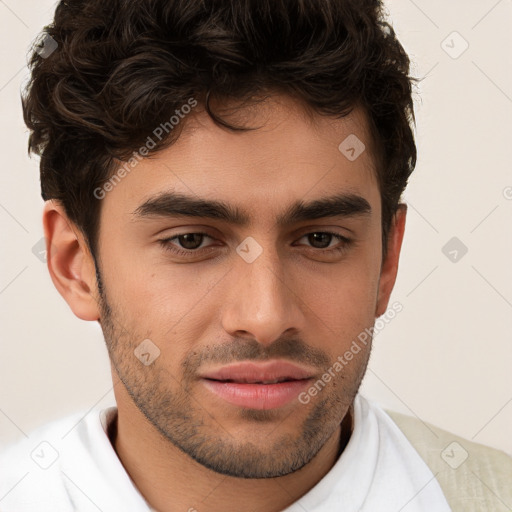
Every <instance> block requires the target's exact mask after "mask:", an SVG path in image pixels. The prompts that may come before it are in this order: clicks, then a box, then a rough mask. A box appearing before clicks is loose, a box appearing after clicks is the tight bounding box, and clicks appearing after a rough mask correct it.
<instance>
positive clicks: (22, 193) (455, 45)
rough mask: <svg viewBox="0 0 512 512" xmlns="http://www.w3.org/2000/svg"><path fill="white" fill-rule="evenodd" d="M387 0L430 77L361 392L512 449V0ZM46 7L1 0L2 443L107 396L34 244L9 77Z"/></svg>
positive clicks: (18, 78)
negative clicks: (391, 283)
mask: <svg viewBox="0 0 512 512" xmlns="http://www.w3.org/2000/svg"><path fill="white" fill-rule="evenodd" d="M387 5H388V7H389V10H390V14H391V19H392V21H393V25H394V27H395V29H396V30H397V32H398V34H399V36H400V38H401V40H402V42H403V44H404V46H405V47H406V50H407V51H408V52H409V54H410V56H411V58H412V59H413V61H414V72H413V73H414V74H415V75H416V76H426V78H425V79H424V80H423V81H422V82H421V84H420V85H419V87H418V91H417V94H416V105H417V106H416V108H417V122H418V130H417V142H418V149H419V161H418V166H417V169H416V171H415V174H414V175H413V178H412V179H411V182H410V186H409V189H408V191H407V193H406V196H405V198H406V200H407V202H408V203H409V217H408V225H407V233H406V238H405V241H404V247H403V253H402V260H401V266H400V271H399V278H398V281H397V284H396V288H395V291H394V294H393V297H392V302H393V301H399V302H401V303H402V305H403V308H404V309H403V311H402V312H401V313H399V314H398V315H397V316H396V318H395V319H394V320H393V321H392V322H391V323H390V324H389V325H387V326H386V328H385V329H384V330H383V331H382V332H381V333H380V334H379V335H378V337H377V338H376V342H375V349H374V353H373V355H372V358H371V363H370V369H369V371H368V374H367V376H366V378H365V381H364V384H363V392H364V393H365V395H366V396H367V397H368V398H371V399H374V400H376V401H377V402H379V403H380V404H381V405H383V406H385V407H389V408H392V409H395V410H398V411H401V412H404V413H407V414H411V415H417V416H418V417H420V418H421V419H422V420H424V421H428V422H431V423H434V424H436V425H438V426H440V427H442V428H445V429H447V430H450V431H452V432H454V433H457V434H459V435H461V436H463V437H465V438H467V439H472V440H474V441H476V442H480V443H484V444H488V445H491V446H495V447H497V448H501V449H502V450H505V451H507V452H508V453H510V454H512V436H510V432H511V426H512V372H511V367H512V343H511V341H512V339H511V334H512V270H511V255H512V237H511V232H512V230H511V219H512V171H511V166H512V164H511V162H512V154H511V147H512V142H511V140H510V137H511V133H512V116H511V114H512V66H511V64H512V63H511V58H510V48H512V31H511V30H510V26H511V22H512V2H511V0H501V1H496V0H478V1H476V0H472V1H468V0H456V1H454V0H452V1H451V2H445V1H441V0H428V1H427V0H416V1H414V2H413V1H412V0H393V1H388V2H387ZM53 8H54V2H50V1H48V0H18V1H16V2H15V1H14V0H5V1H3V0H0V38H1V45H0V54H1V62H2V66H1V69H0V111H1V114H2V115H1V119H0V129H1V137H0V149H1V153H0V154H1V155H2V159H1V171H0V232H1V237H2V243H1V249H0V251H1V252H0V264H1V266H0V308H1V309H0V311H1V313H0V314H1V317H0V325H1V330H0V333H1V334H0V336H1V357H0V445H4V444H6V443H8V442H11V441H15V440H16V439H19V438H22V437H23V436H24V435H29V433H30V431H31V430H32V429H33V428H35V427H36V426H38V425H40V424H43V423H45V422H47V421H50V420H52V419H54V418H58V417H60V416H63V415H64V414H68V413H70V412H73V411H76V410H84V412H86V411H88V410H89V409H91V408H93V407H104V406H106V405H108V404H110V403H112V400H113V394H112V391H111V380H110V374H109V365H108V358H107V353H106V350H105V348H104V344H103V339H102V335H101V331H100V329H99V326H98V325H96V324H92V323H86V322H83V321H81V320H78V319H77V318H75V317H74V316H73V314H72V313H71V312H70V310H69V308H68V306H67V305H66V303H65V302H64V301H63V300H62V299H61V297H60V296H59V295H58V293H57V292H56V291H55V289H54V288H53V285H52V283H51V281H50V278H49V276H48V273H47V269H46V267H45V264H43V263H42V262H41V261H40V260H39V259H38V258H37V257H36V256H35V255H34V254H33V252H32V248H33V247H34V245H35V244H37V242H39V240H40V239H41V237H42V228H41V221H40V216H41V210H42V204H43V203H42V200H41V198H40V195H39V177H38V162H37V160H36V159H32V160H30V159H29V158H28V157H27V156H26V144H27V131H26V128H25V126H24V124H23V121H22V117H21V109H20V101H19V90H20V87H21V84H22V83H23V81H24V80H25V79H26V77H27V70H26V67H25V63H26V53H27V51H28V49H29V47H30V44H31V41H32V40H33V39H34V38H35V36H36V35H37V33H38V31H39V29H40V28H41V27H42V26H43V24H44V23H47V22H48V21H49V20H50V19H51V15H52V12H53ZM454 31H456V32H457V33H458V34H459V35H457V34H455V35H453V34H452V33H453V32H454ZM462 38H463V39H462ZM443 41H445V42H444V43H443ZM464 41H467V43H468V44H469V47H468V48H467V50H466V51H465V52H464V53H462V54H461V55H460V56H459V55H458V54H459V53H460V51H461V50H462V49H463V48H464V46H465V43H464ZM445 50H446V51H445ZM447 52H448V53H447ZM450 54H451V55H450ZM454 57H457V58H454ZM452 237H457V238H458V239H459V240H460V241H461V242H462V243H463V244H464V245H465V246H466V247H467V248H468V252H467V254H465V255H464V256H463V257H460V254H461V253H460V252H459V258H460V259H459V260H458V261H457V262H452V261H450V259H449V258H448V257H447V256H445V254H444V253H443V252H442V248H443V247H444V246H445V244H446V243H447V242H448V241H449V240H450V239H451V238H452ZM449 256H450V255H449ZM452 256H453V253H452Z"/></svg>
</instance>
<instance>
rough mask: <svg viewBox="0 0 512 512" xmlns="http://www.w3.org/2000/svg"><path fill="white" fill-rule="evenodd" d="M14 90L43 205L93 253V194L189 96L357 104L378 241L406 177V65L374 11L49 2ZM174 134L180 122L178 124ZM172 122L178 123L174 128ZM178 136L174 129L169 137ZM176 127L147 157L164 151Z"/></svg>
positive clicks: (244, 2)
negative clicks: (61, 212) (45, 21)
mask: <svg viewBox="0 0 512 512" xmlns="http://www.w3.org/2000/svg"><path fill="white" fill-rule="evenodd" d="M42 36H44V37H45V38H46V40H47V41H50V42H52V44H53V46H54V48H53V47H52V49H54V51H52V52H51V54H49V53H50V52H49V51H48V52H47V53H48V54H49V55H48V54H47V55H45V54H44V48H43V51H42V48H41V46H39V47H35V49H34V51H33V53H32V55H31V57H30V68H31V77H30V81H29V82H28V84H27V86H26V89H25V90H24V91H23V92H22V105H23V115H24V119H25V123H26V124H27V126H28V128H29V130H30V136H29V142H28V146H29V154H30V153H31V152H33V153H36V154H38V155H40V157H41V159H40V178H41V192H42V197H43V199H44V200H48V199H55V200H58V201H59V202H60V203H61V204H62V205H63V207H64V209H65V211H66V214H67V215H68V217H69V218H70V219H71V220H72V221H73V222H74V223H75V224H76V225H77V226H78V228H79V229H80V230H81V231H82V233H83V234H84V235H85V238H86V240H87V243H88V244H89V247H90V249H91V251H92V252H93V254H94V251H95V249H96V245H97V237H98V226H99V215H100V213H101V210H100V204H101V202H100V200H99V199H98V198H97V197H96V195H95V194H94V193H93V191H94V190H95V189H96V188H97V187H98V186H101V185H102V184H103V183H105V181H106V180H108V179H109V177H110V176H111V175H112V173H113V171H114V168H115V165H116V161H123V160H126V159H127V158H129V156H130V155H131V154H132V153H133V152H134V151H135V150H136V149H137V148H139V147H140V146H141V145H142V144H143V143H144V142H145V141H146V140H147V137H148V135H149V134H151V133H152V132H153V130H154V128H155V126H158V124H159V123H163V122H165V121H166V120H169V118H170V117H171V116H172V115H173V114H174V113H175V111H176V109H179V108H180V107H181V106H182V105H184V104H185V103H187V101H188V100H189V99H190V98H192V97H193V98H197V100H198V101H199V102H201V103H202V104H203V105H204V106H205V109H206V111H207V112H208V114H209V115H210V116H211V117H212V118H213V120H214V121H215V122H216V123H217V124H221V125H223V126H225V127H227V128H230V129H234V130H237V129H245V128H243V127H242V128H241V127H237V126H231V125H230V124H228V123H226V122H225V121H224V120H222V119H221V118H220V117H219V116H218V115H216V114H215V113H214V112H212V110H211V108H210V104H209V99H210V98H211V97H215V98H218V99H221V100H232V99H235V100H240V101H242V102H244V101H250V100H251V98H255V97H256V96H258V95H260V96H261V95H263V94H264V93H265V92H266V93H268V92H269V91H276V92H281V93H285V94H288V95H291V96H293V97H294V98H296V99H297V100H299V101H301V102H302V103H303V104H304V105H306V106H307V107H308V108H311V109H313V111H315V112H316V113H319V114H322V115H326V116H334V117H343V116H346V115H348V114H349V113H350V112H351V110H352V109H353V108H354V107H356V106H361V107H362V108H363V109H364V111H365V113H366V115H367V119H368V122H369V126H370V129H371V134H372V139H373V141H372V142H373V146H374V148H375V154H376V155H377V160H378V162H377V164H378V165H377V169H378V170H377V174H378V176H377V178H378V183H379V188H380V194H381V199H382V240H383V253H384V254H385V253H386V248H387V237H388V233H389V229H390V225H391V221H392V217H393V215H394V213H395V212H396V210H397V208H398V205H399V202H400V196H401V194H402V192H403V190H404V189H405V187H406V185H407V181H408V178H409V176H410V174H411V172H412V171H413V170H414V167H415V165H416V146H415V141H414V135H413V132H412V127H413V124H414V110H413V101H412V83H413V81H414V80H415V79H414V78H411V77H410V76H409V65H410V62H409V57H408V56H407V54H406V52H405V51H404V49H403V47H402V45H401V44H400V42H399V41H398V40H397V38H396V35H395V32H394V30H393V28H392V26H391V25H390V24H389V23H388V22H387V21H386V20H385V15H384V9H383V6H382V3H381V1H379V0H61V1H60V2H59V4H58V6H57V8H56V11H55V16H54V20H53V22H52V23H51V24H50V25H48V26H46V27H45V28H44V29H43V32H42ZM185 122H186V121H185ZM182 124H183V123H182ZM178 128H179V126H178ZM179 134H180V129H177V130H172V131H170V132H169V135H168V136H166V137H164V138H162V139H161V140H159V141H158V142H157V143H156V144H155V145H154V147H153V148H152V149H151V151H150V153H154V152H157V151H158V150H161V149H163V148H165V147H167V146H169V145H170V144H172V143H173V142H175V141H176V140H177V138H178V137H179Z"/></svg>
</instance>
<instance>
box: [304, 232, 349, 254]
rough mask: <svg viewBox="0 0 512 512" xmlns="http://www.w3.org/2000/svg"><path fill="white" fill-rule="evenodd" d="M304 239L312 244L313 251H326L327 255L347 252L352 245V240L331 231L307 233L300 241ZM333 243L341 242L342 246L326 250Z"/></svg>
mask: <svg viewBox="0 0 512 512" xmlns="http://www.w3.org/2000/svg"><path fill="white" fill-rule="evenodd" d="M302 238H307V240H308V242H309V243H310V244H312V247H313V249H319V250H322V249H324V251H323V252H327V253H331V252H341V251H345V250H346V249H348V247H349V245H350V244H351V243H352V241H351V240H350V239H348V238H346V237H344V236H342V235H339V234H338V233H332V232H330V231H315V232H313V233H307V234H305V235H303V236H302V237H301V238H300V240H301V239H302ZM332 241H338V242H341V244H340V245H338V246H334V247H331V248H330V249H327V250H325V249H326V248H328V247H329V246H330V245H331V242H332Z"/></svg>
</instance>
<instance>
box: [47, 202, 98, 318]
mask: <svg viewBox="0 0 512 512" xmlns="http://www.w3.org/2000/svg"><path fill="white" fill-rule="evenodd" d="M43 227H44V235H45V238H46V261H47V265H48V270H49V272H50V276H51V278H52V281H53V284H54V285H55V288H57V290H58V292H59V293H60V294H61V295H62V297H63V298H64V300H65V301H66V302H67V303H68V304H69V307H70V308H71V309H72V311H73V313H75V315H76V316H77V317H78V318H81V319H82V320H98V319H99V317H100V308H99V306H98V293H97V283H96V269H95V266H94V260H93V257H92V255H91V253H90V251H89V247H88V245H87V243H86V241H85V238H84V236H83V234H82V232H81V231H80V230H79V229H78V228H77V227H76V225H74V224H73V222H71V221H70V220H69V218H68V217H67V215H66V212H65V211H64V208H63V207H62V205H61V204H59V203H58V202H56V201H53V200H50V201H47V202H46V203H45V206H44V210H43Z"/></svg>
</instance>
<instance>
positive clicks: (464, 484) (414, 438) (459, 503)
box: [385, 409, 512, 512]
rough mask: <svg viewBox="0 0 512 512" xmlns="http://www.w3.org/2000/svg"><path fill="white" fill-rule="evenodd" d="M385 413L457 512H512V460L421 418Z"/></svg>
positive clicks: (387, 411) (497, 451)
mask: <svg viewBox="0 0 512 512" xmlns="http://www.w3.org/2000/svg"><path fill="white" fill-rule="evenodd" d="M385 412H386V413H387V414H388V416H390V417H391V419H392V420H393V422H394V423H395V424H396V425H397V426H398V428H399V429H400V430H401V431H402V432H403V433H404V435H405V436H406V437H407V439H408V440H409V442H410V443H411V444H412V446H413V447H414V448H415V449H416V451H417V452H418V453H419V455H420V456H421V457H422V458H423V460H424V461H425V462H426V464H427V465H428V466H429V468H430V469H431V471H432V472H433V473H434V475H435V476H436V479H437V480H438V482H439V484H440V485H441V488H442V489H443V492H444V494H445V496H446V498H447V500H448V502H449V503H450V506H451V507H452V510H453V511H454V512H458V511H464V512H479V511H482V512H483V511H488V510H496V511H498V510H510V507H511V506H512V483H511V482H512V457H510V456H509V455H507V454H506V453H504V452H502V451H500V450H497V449H494V448H491V447H489V446H485V445H482V444H478V443H474V442H472V441H469V440H467V439H464V438H462V437H459V436H457V435H455V434H452V433H451V432H448V431H446V430H443V429H441V428H439V427H436V426H434V425H431V424H430V423H426V422H423V421H422V420H420V419H419V418H415V417H412V416H407V415H404V414H400V413H397V412H394V411H389V410H387V409H386V410H385Z"/></svg>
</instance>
